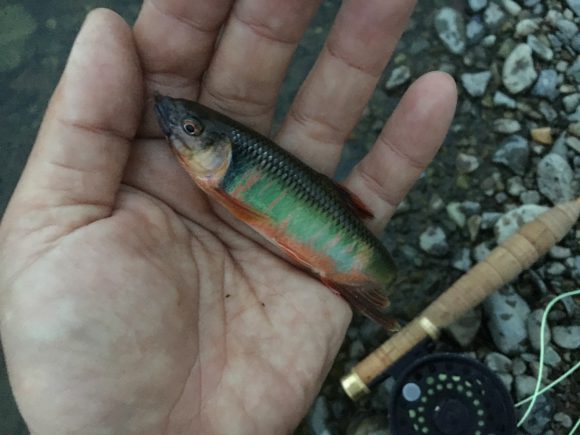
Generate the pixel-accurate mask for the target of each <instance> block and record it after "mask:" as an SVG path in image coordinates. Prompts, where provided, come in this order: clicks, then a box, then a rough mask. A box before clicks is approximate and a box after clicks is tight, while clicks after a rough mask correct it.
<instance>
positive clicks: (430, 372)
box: [389, 353, 516, 435]
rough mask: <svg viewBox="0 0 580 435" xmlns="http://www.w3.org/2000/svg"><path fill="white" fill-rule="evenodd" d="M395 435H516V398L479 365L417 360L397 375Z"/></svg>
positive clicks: (452, 357) (449, 357)
mask: <svg viewBox="0 0 580 435" xmlns="http://www.w3.org/2000/svg"><path fill="white" fill-rule="evenodd" d="M396 379H397V383H396V385H395V389H394V392H393V396H392V400H391V403H390V408H389V413H390V420H391V432H392V433H393V435H422V434H429V435H511V434H514V435H515V434H516V421H515V412H514V405H513V402H512V399H511V397H510V395H509V393H508V391H507V390H506V388H505V386H504V385H503V383H502V382H501V380H500V379H499V378H498V377H497V376H496V375H495V373H493V372H492V371H491V370H490V369H488V368H487V367H486V366H484V365H483V364H481V363H480V362H479V361H477V360H475V359H473V358H469V357H465V356H461V355H457V354H451V353H436V354H432V355H428V356H425V357H422V358H420V359H418V360H415V361H414V362H413V363H412V364H411V365H410V366H408V368H406V369H405V370H404V371H402V372H400V376H396Z"/></svg>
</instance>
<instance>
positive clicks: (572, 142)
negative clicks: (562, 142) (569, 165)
mask: <svg viewBox="0 0 580 435" xmlns="http://www.w3.org/2000/svg"><path fill="white" fill-rule="evenodd" d="M576 125H578V126H579V127H580V124H576ZM573 133H574V134H578V132H576V131H574V132H573ZM578 136H580V134H578ZM566 146H567V147H568V148H570V149H573V150H574V151H576V152H577V153H579V154H580V139H578V138H575V137H568V138H567V139H566Z"/></svg>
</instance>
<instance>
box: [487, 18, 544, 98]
mask: <svg viewBox="0 0 580 435" xmlns="http://www.w3.org/2000/svg"><path fill="white" fill-rule="evenodd" d="M488 9H489V8H488ZM537 77H538V73H537V72H536V70H535V68H534V61H533V59H532V49H531V48H530V47H529V46H528V45H526V44H518V45H517V46H516V47H515V48H514V49H513V51H512V52H511V53H510V54H509V56H508V57H507V59H506V60H505V62H504V64H503V72H502V79H503V84H504V86H505V87H506V89H507V90H508V91H509V92H510V93H511V94H519V93H520V92H522V91H524V90H526V89H528V88H529V87H530V86H532V84H533V83H534V82H535V81H536V78H537Z"/></svg>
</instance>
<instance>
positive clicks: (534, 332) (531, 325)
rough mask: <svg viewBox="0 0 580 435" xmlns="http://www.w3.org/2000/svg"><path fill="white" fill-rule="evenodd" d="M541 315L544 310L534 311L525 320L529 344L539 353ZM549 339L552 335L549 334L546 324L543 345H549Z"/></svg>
mask: <svg viewBox="0 0 580 435" xmlns="http://www.w3.org/2000/svg"><path fill="white" fill-rule="evenodd" d="M543 314H544V310H542V309H538V310H534V311H532V313H531V314H530V316H529V317H528V318H527V320H526V325H527V328H528V338H529V339H530V344H531V345H532V347H533V348H534V349H535V350H537V351H540V337H541V333H540V326H541V324H542V315H543ZM551 337H552V334H551V332H550V327H549V326H548V324H547V323H546V329H545V330H544V345H547V344H549V343H550V340H551Z"/></svg>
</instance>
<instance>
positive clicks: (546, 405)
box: [522, 394, 554, 434]
mask: <svg viewBox="0 0 580 435" xmlns="http://www.w3.org/2000/svg"><path fill="white" fill-rule="evenodd" d="M553 413H554V405H553V403H552V400H551V399H549V398H548V395H547V394H542V395H541V396H538V398H537V399H536V404H535V405H534V408H533V409H532V412H531V413H530V415H529V417H528V418H527V419H526V421H524V423H523V425H522V426H523V428H524V429H525V430H526V431H527V432H528V433H530V434H544V433H545V431H544V429H545V428H546V426H547V425H548V424H549V423H550V421H551V420H552V414H553Z"/></svg>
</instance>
